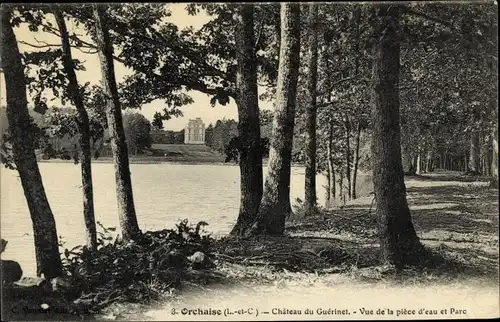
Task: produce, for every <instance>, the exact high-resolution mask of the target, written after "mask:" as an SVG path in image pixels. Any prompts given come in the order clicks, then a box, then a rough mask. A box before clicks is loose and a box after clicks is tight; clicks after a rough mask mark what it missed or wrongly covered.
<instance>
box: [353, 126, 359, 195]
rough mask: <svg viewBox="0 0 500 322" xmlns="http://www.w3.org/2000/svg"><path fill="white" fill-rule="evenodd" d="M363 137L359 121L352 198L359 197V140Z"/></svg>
mask: <svg viewBox="0 0 500 322" xmlns="http://www.w3.org/2000/svg"><path fill="white" fill-rule="evenodd" d="M360 137H361V125H360V123H358V127H357V129H356V143H355V144H356V146H355V148H354V169H353V171H352V191H351V197H352V199H356V198H357V194H356V181H357V180H358V166H359V140H360Z"/></svg>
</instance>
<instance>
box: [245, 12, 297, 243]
mask: <svg viewBox="0 0 500 322" xmlns="http://www.w3.org/2000/svg"><path fill="white" fill-rule="evenodd" d="M280 16H281V18H280V19H281V45H280V58H279V70H278V82H277V89H276V106H275V111H274V121H273V129H272V141H271V147H270V151H269V166H268V169H269V170H268V171H269V172H268V175H267V177H266V182H265V186H264V194H263V197H262V203H261V205H260V208H259V213H258V217H257V220H256V221H255V223H254V224H253V225H252V227H251V229H250V230H249V234H251V235H255V234H266V235H282V234H283V232H284V230H285V220H286V217H287V216H288V215H289V214H290V213H291V205H290V166H291V158H292V143H293V128H294V124H295V101H296V92H297V79H298V70H299V52H300V43H299V41H300V5H299V4H295V3H282V4H281V14H280Z"/></svg>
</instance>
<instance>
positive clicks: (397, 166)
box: [372, 5, 422, 266]
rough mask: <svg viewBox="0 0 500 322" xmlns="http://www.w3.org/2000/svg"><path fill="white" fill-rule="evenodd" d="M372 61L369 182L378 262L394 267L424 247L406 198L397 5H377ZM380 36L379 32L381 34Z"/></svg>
mask: <svg viewBox="0 0 500 322" xmlns="http://www.w3.org/2000/svg"><path fill="white" fill-rule="evenodd" d="M378 16H379V17H378V18H379V19H380V20H381V21H382V22H381V23H380V25H379V26H378V28H376V31H375V32H376V33H375V34H376V35H377V38H378V39H379V41H378V43H377V44H376V45H375V48H374V49H375V50H374V63H373V95H374V98H373V102H374V104H373V111H372V122H373V123H372V124H373V144H372V147H373V152H372V156H373V183H374V191H375V199H376V209H377V210H376V212H377V218H378V229H379V238H380V256H381V261H382V262H383V263H387V264H394V265H396V266H400V265H403V264H404V263H406V262H408V261H409V260H410V258H411V257H412V256H413V255H416V253H419V251H420V250H421V249H422V246H421V244H420V241H419V238H418V237H417V234H416V232H415V229H414V227H413V224H412V221H411V216H410V210H409V207H408V203H407V201H406V187H405V183H404V174H403V166H402V161H401V143H400V142H401V135H400V125H399V104H400V103H399V67H400V47H399V46H400V45H399V39H398V29H399V17H400V13H399V8H398V7H397V6H394V5H381V6H380V7H379V9H378ZM380 35H382V36H380Z"/></svg>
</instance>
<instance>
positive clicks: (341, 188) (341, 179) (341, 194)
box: [339, 169, 345, 201]
mask: <svg viewBox="0 0 500 322" xmlns="http://www.w3.org/2000/svg"><path fill="white" fill-rule="evenodd" d="M339 197H340V200H341V201H342V200H344V199H345V198H344V171H342V169H340V170H339Z"/></svg>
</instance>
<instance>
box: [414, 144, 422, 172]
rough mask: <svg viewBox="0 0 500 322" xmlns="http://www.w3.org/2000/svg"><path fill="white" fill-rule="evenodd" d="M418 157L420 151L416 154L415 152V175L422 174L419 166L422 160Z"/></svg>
mask: <svg viewBox="0 0 500 322" xmlns="http://www.w3.org/2000/svg"><path fill="white" fill-rule="evenodd" d="M420 155H421V154H420V149H419V150H418V152H417V169H416V171H415V173H416V174H421V173H422V170H421V167H420V165H421V163H422V160H421V158H420Z"/></svg>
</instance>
